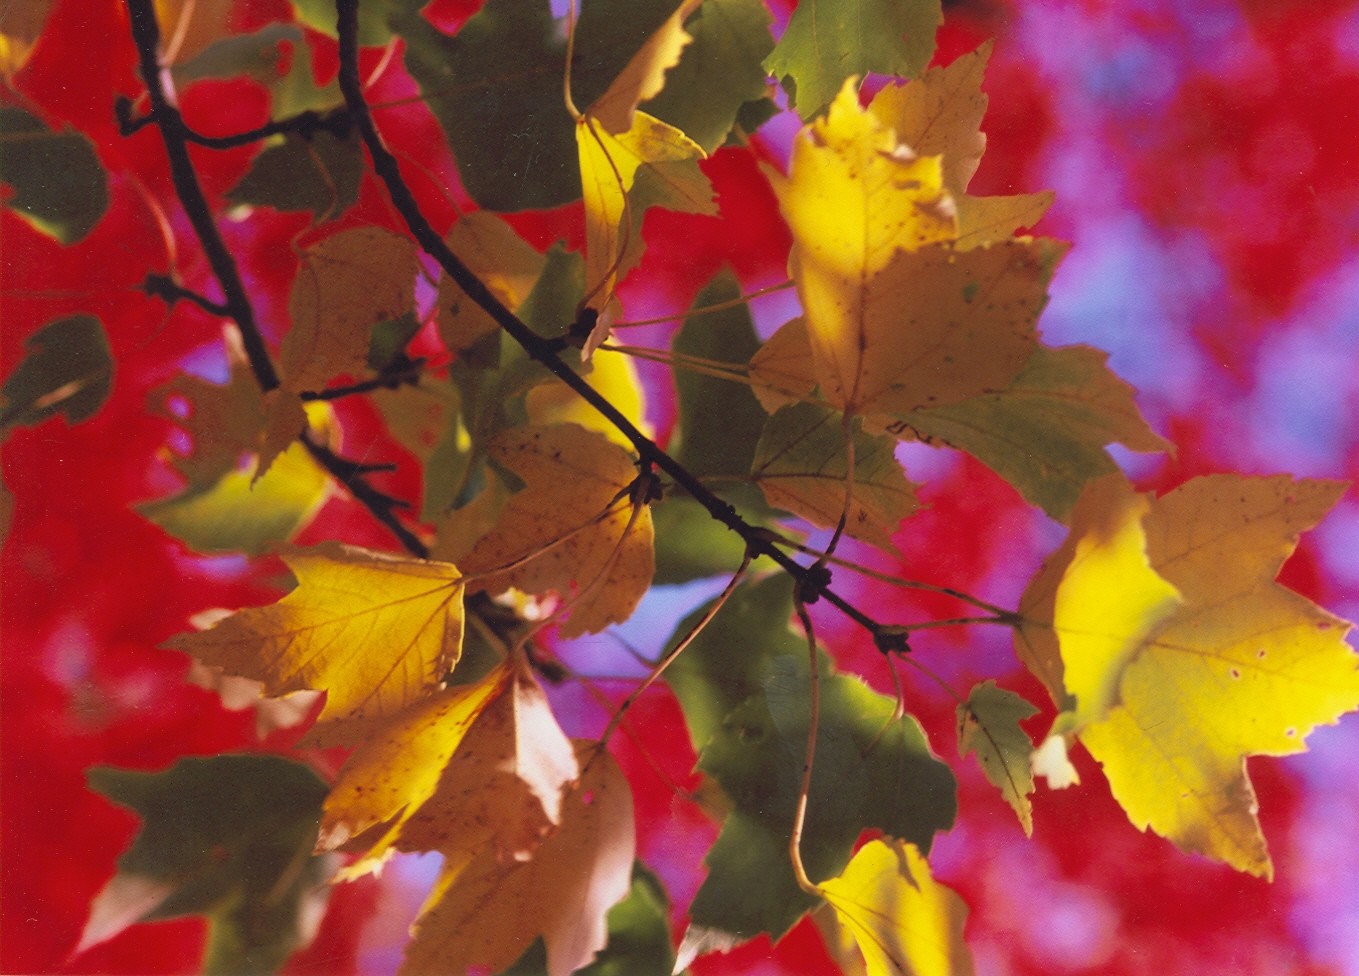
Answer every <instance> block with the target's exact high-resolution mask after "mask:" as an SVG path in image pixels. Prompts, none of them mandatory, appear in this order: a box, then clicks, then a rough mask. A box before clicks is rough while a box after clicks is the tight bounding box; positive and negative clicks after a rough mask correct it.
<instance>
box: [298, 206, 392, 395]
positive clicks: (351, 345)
mask: <svg viewBox="0 0 1359 976" xmlns="http://www.w3.org/2000/svg"><path fill="white" fill-rule="evenodd" d="M417 270H418V263H417V261H416V256H415V245H414V244H413V243H411V241H410V240H408V239H407V238H405V237H401V236H399V235H397V234H393V233H392V232H391V231H387V230H382V229H381V228H378V227H354V228H350V229H348V230H342V231H340V232H339V233H336V234H332V235H331V236H330V237H327V238H325V239H324V240H322V241H321V242H319V243H317V244H314V245H312V246H311V247H308V248H307V249H306V250H305V251H303V252H302V255H301V262H300V264H299V265H298V269H297V277H296V278H294V280H293V287H292V292H291V294H290V295H289V298H288V314H289V316H290V318H291V320H292V328H290V329H289V330H288V334H287V335H285V336H284V337H283V345H282V348H281V349H280V356H279V366H280V369H281V371H282V373H283V380H284V385H285V386H286V387H287V388H288V389H290V390H294V391H297V392H299V393H300V392H302V391H304V390H316V389H320V388H322V387H324V386H325V385H326V383H327V382H328V381H330V380H331V379H333V378H335V377H336V376H340V375H346V374H347V375H351V376H352V375H358V374H362V373H363V372H364V371H365V370H366V369H367V365H368V362H367V361H368V348H369V342H370V340H371V338H372V334H373V326H375V325H377V324H378V323H379V322H384V321H387V320H389V319H395V318H399V317H400V316H402V315H404V314H406V313H407V312H410V311H411V310H412V309H413V308H414V307H415V276H416V273H417Z"/></svg>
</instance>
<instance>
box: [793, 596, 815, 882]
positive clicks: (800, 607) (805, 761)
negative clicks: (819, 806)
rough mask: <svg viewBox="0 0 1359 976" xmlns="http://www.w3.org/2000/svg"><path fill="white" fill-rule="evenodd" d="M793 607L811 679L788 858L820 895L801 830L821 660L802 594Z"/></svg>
mask: <svg viewBox="0 0 1359 976" xmlns="http://www.w3.org/2000/svg"><path fill="white" fill-rule="evenodd" d="M793 607H794V608H795V609H796V611H797V616H798V619H799V620H801V621H802V629H803V632H804V633H806V635H807V678H808V680H809V681H810V682H811V714H810V715H809V716H808V717H807V751H806V752H805V753H804V754H803V758H802V783H801V785H800V786H799V787H798V793H797V809H796V811H795V812H794V813H793V828H792V830H791V832H790V833H789V836H788V859H789V860H790V861H791V862H792V865H793V878H794V879H795V880H796V881H797V886H798V887H799V888H801V889H802V890H803V891H805V892H806V893H807V894H809V895H811V896H812V897H814V898H820V897H821V889H819V888H818V887H817V886H816V885H815V884H814V883H813V882H812V879H811V878H809V877H808V876H807V868H806V865H804V864H803V863H802V831H803V829H804V828H805V827H806V825H807V801H808V797H810V796H811V792H812V765H813V763H814V762H815V761H816V737H817V735H818V733H819V732H820V728H821V675H820V671H819V668H820V662H819V661H818V660H817V655H816V635H815V633H814V631H813V630H812V618H811V615H810V614H809V613H807V606H806V604H805V603H804V602H803V600H802V595H801V594H795V595H794V597H793Z"/></svg>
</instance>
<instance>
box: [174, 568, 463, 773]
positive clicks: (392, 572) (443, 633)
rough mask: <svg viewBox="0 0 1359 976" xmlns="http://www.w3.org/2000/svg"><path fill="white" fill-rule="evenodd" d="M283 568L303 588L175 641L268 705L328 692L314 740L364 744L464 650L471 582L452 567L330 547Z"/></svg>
mask: <svg viewBox="0 0 1359 976" xmlns="http://www.w3.org/2000/svg"><path fill="white" fill-rule="evenodd" d="M284 561H285V562H286V563H287V564H288V566H289V568H291V569H292V571H293V573H294V574H295V575H296V576H297V580H298V584H297V588H296V589H294V590H293V591H292V592H291V593H289V594H288V595H287V596H285V597H284V598H283V599H282V600H280V601H279V602H278V603H275V604H273V605H272V606H267V607H254V608H250V609H246V610H240V611H238V612H236V613H234V614H232V615H231V616H229V617H227V618H226V619H224V620H222V621H220V622H219V623H217V624H216V625H215V626H214V627H212V628H211V629H209V630H205V631H202V632H201V633H196V634H181V635H179V636H178V637H175V638H173V639H171V640H170V641H168V642H167V643H166V645H165V646H167V647H173V648H176V649H178V650H181V651H185V652H187V653H188V654H191V655H193V656H194V657H196V658H197V659H198V660H200V661H202V662H203V663H204V664H207V665H210V666H213V667H219V668H221V669H222V670H223V671H224V672H225V673H226V674H233V675H240V676H242V677H246V678H253V679H254V680H256V681H261V682H263V683H264V686H265V691H266V693H267V694H269V695H283V694H287V693H289V692H293V691H302V690H317V691H321V690H324V691H325V692H326V704H325V707H324V708H323V709H322V711H321V715H320V718H319V719H318V720H317V723H316V726H315V727H314V728H313V729H312V730H311V731H310V732H309V733H308V734H307V739H308V741H310V742H311V743H312V744H314V745H317V746H328V745H336V744H339V743H344V742H350V743H352V742H356V741H360V740H361V739H362V738H363V737H364V736H366V735H368V734H369V733H370V732H371V731H372V729H373V728H374V727H376V726H377V725H378V724H379V723H381V722H382V721H383V720H385V719H388V718H390V717H391V716H393V715H395V714H397V713H399V712H400V711H402V710H403V709H404V708H405V707H406V706H407V705H409V704H410V703H411V702H412V701H414V700H415V699H417V698H419V697H421V696H422V695H424V694H426V693H428V692H429V691H431V690H432V689H433V688H434V687H435V686H436V685H437V684H438V683H439V682H440V681H441V680H442V679H443V677H444V676H445V675H446V674H447V673H448V672H449V670H450V669H451V668H452V667H453V665H454V664H455V663H456V662H457V660H458V656H459V654H460V653H461V650H462V628H463V605H462V596H463V581H462V574H461V573H459V572H458V570H457V568H456V567H454V566H451V565H449V564H447V563H438V562H431V561H428V560H422V559H411V558H404V557H400V556H392V555H388V554H386V553H380V552H373V551H370V550H367V549H360V548H357V547H354V546H343V545H340V544H338V543H327V544H325V545H322V546H317V547H316V548H314V549H306V550H295V551H293V552H290V553H287V554H285V556H284Z"/></svg>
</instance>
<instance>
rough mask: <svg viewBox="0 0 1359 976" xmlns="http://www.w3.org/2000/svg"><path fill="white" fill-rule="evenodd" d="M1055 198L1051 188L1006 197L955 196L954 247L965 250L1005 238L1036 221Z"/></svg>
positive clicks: (1031, 225)
mask: <svg viewBox="0 0 1359 976" xmlns="http://www.w3.org/2000/svg"><path fill="white" fill-rule="evenodd" d="M1055 198H1056V195H1055V194H1054V193H1053V192H1052V191H1051V190H1044V191H1043V192H1041V193H1018V194H1015V195H1014V196H1007V197H974V196H968V195H966V194H964V195H963V196H960V197H956V198H955V199H954V201H953V202H954V205H955V206H956V207H957V210H958V241H957V246H958V247H959V248H960V249H963V250H967V249H970V248H974V247H980V246H981V245H983V244H991V243H994V242H995V241H1003V240H1008V239H1009V238H1010V237H1013V236H1014V234H1015V232H1016V231H1018V230H1021V229H1024V228H1029V227H1033V226H1034V225H1035V224H1037V223H1038V221H1039V220H1041V219H1042V218H1043V214H1045V213H1047V212H1048V208H1049V207H1051V206H1052V201H1053V200H1054V199H1055Z"/></svg>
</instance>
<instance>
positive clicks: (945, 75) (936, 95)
mask: <svg viewBox="0 0 1359 976" xmlns="http://www.w3.org/2000/svg"><path fill="white" fill-rule="evenodd" d="M991 47H992V42H990V41H988V42H986V43H985V44H983V45H982V46H981V47H979V48H977V50H975V51H973V52H972V53H971V54H964V55H963V56H961V57H959V58H956V59H954V61H953V63H952V64H950V65H948V66H947V67H944V68H930V69H929V70H928V71H926V72H925V73H924V74H923V75H921V76H920V77H919V78H917V79H916V80H915V81H912V82H908V83H906V84H900V83H898V84H895V85H888V86H887V87H886V88H884V89H882V91H880V92H878V94H876V95H874V96H873V101H872V102H871V103H870V104H869V106H868V110H869V111H870V112H872V113H873V114H874V115H875V116H877V117H878V118H879V119H880V120H881V121H882V122H883V123H884V124H885V125H888V126H891V127H892V129H893V131H895V132H896V136H897V139H898V140H900V141H901V142H904V143H905V144H906V145H908V146H910V147H911V149H913V150H914V151H915V152H916V153H918V154H920V155H921V156H942V157H943V158H944V186H945V187H946V188H947V189H948V191H949V193H951V194H952V195H953V196H954V198H955V199H956V198H958V197H959V196H961V195H962V193H963V191H965V190H966V189H967V184H968V183H969V182H971V180H972V174H973V173H975V172H976V171H977V165H978V164H979V163H980V162H981V157H982V152H983V151H985V149H986V136H985V135H983V134H982V132H981V120H982V116H983V115H985V114H986V96H985V95H984V94H983V93H982V90H981V83H982V76H983V75H984V74H985V72H986V62H987V60H988V59H989V58H990V56H991Z"/></svg>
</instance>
